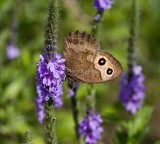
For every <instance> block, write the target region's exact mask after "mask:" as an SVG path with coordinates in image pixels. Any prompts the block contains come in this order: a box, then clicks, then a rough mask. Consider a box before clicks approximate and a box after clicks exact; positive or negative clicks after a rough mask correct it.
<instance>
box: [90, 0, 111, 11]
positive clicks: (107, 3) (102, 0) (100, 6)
mask: <svg viewBox="0 0 160 144" xmlns="http://www.w3.org/2000/svg"><path fill="white" fill-rule="evenodd" d="M112 4H113V0H94V2H93V6H94V7H95V8H97V10H98V11H99V12H101V11H103V10H104V9H110V8H111V7H112Z"/></svg>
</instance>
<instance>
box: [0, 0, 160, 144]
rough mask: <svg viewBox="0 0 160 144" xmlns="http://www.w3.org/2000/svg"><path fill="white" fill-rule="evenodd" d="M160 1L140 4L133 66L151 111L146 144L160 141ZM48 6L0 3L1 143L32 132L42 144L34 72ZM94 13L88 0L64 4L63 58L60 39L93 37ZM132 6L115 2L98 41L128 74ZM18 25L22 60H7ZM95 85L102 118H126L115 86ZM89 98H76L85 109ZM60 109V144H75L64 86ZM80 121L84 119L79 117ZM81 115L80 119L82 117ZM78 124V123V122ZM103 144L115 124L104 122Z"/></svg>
mask: <svg viewBox="0 0 160 144" xmlns="http://www.w3.org/2000/svg"><path fill="white" fill-rule="evenodd" d="M159 6H160V1H159V0H141V9H140V11H141V15H140V25H139V26H140V28H139V38H138V44H139V45H138V47H137V49H136V54H137V59H136V61H137V63H138V64H140V65H142V67H143V72H144V74H145V77H146V79H145V85H146V98H145V101H144V105H147V106H152V107H153V112H152V115H151V118H150V119H149V123H148V133H147V134H146V135H145V137H144V139H143V143H144V144H154V143H155V142H156V141H158V140H160V100H159V98H160V96H159V95H160V88H159V82H160V63H159V60H160V28H159V26H160V25H159V24H160V8H159ZM47 7H48V0H38V1H36V0H23V1H20V0H15V1H13V0H1V1H0V143H1V144H16V143H20V142H21V138H22V135H23V133H24V132H25V131H26V130H28V129H29V130H31V131H32V137H33V143H34V144H44V142H45V140H44V136H45V133H44V130H45V128H44V125H40V124H39V123H38V122H37V116H36V114H35V111H36V106H35V96H36V91H35V71H36V62H38V60H39V54H40V53H42V51H43V48H44V29H45V23H46V18H47V14H48V11H47ZM95 14H96V9H95V8H93V6H92V0H63V1H62V7H61V22H60V25H59V38H58V42H59V43H58V46H59V51H60V52H62V51H63V48H64V42H63V38H64V36H66V35H67V34H68V33H69V32H71V31H76V30H80V31H84V30H85V31H87V32H88V33H90V32H91V26H92V21H93V17H94V15H95ZM129 17H130V1H125V0H122V1H119V0H114V5H113V7H112V9H109V10H106V11H105V13H104V17H103V20H102V22H101V24H100V29H99V32H98V34H97V36H96V38H97V39H98V40H99V41H100V44H101V48H102V49H105V50H107V51H108V52H110V53H112V54H113V55H114V56H115V57H117V59H118V60H119V61H120V62H121V63H122V66H123V69H124V71H126V70H127V47H128V46H127V45H128V36H129ZM14 18H15V19H16V22H17V24H18V28H17V38H16V44H17V47H18V48H19V49H20V52H21V54H20V56H19V57H17V58H15V59H12V60H10V59H8V58H7V56H6V47H7V41H8V39H10V38H11V37H12V32H11V24H12V23H13V19H14ZM120 79H121V78H118V79H116V80H113V81H110V82H106V83H102V84H95V85H94V87H95V89H96V97H97V102H96V107H97V111H98V112H100V113H101V114H102V115H103V114H105V113H108V112H113V113H114V112H115V113H118V114H120V115H121V116H122V117H123V116H124V118H126V115H127V113H126V112H125V110H124V108H123V107H122V106H121V104H120V102H119V100H118V92H119V80H120ZM86 95H87V84H81V85H80V89H79V90H78V93H77V97H78V98H79V103H78V107H79V109H80V110H83V111H84V109H85V105H84V104H83V100H84V99H85V96H86ZM63 98H64V105H63V107H61V108H60V109H57V110H56V117H57V121H56V129H57V137H58V142H59V144H64V143H66V144H72V143H73V144H74V143H76V137H75V133H74V123H73V119H72V110H71V104H70V99H69V98H68V97H67V86H66V83H65V84H64V96H63ZM81 115H83V114H81ZM81 115H80V116H81ZM80 118H81V117H80ZM103 126H104V129H105V131H104V133H103V137H102V141H101V142H100V143H101V144H112V143H113V137H114V130H115V123H114V122H110V121H107V120H104V123H103Z"/></svg>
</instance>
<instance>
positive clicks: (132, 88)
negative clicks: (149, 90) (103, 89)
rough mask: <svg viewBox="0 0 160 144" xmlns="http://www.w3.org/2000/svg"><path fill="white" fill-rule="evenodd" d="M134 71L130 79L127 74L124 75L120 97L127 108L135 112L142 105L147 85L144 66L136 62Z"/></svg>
mask: <svg viewBox="0 0 160 144" xmlns="http://www.w3.org/2000/svg"><path fill="white" fill-rule="evenodd" d="M132 72H133V75H132V77H131V78H130V81H129V78H128V76H127V75H126V74H124V75H123V76H122V80H121V83H120V84H121V91H120V95H119V98H120V101H121V102H122V104H123V105H124V107H125V108H126V110H127V111H129V112H131V113H132V114H135V113H136V112H137V110H138V109H139V108H140V107H141V106H142V101H143V99H144V97H145V93H144V89H145V86H144V83H143V82H144V75H143V73H142V67H141V66H138V65H136V64H135V63H134V64H133V69H132Z"/></svg>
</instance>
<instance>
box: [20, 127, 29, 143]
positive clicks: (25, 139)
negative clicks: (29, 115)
mask: <svg viewBox="0 0 160 144" xmlns="http://www.w3.org/2000/svg"><path fill="white" fill-rule="evenodd" d="M21 144H32V135H31V132H30V131H29V130H27V131H26V132H25V133H24V135H23V138H22V142H21Z"/></svg>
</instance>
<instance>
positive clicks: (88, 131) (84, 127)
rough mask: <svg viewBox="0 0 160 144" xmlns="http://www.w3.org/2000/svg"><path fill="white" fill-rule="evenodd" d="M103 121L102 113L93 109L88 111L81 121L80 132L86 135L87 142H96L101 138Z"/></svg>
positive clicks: (90, 143)
mask: <svg viewBox="0 0 160 144" xmlns="http://www.w3.org/2000/svg"><path fill="white" fill-rule="evenodd" d="M102 122H103V120H102V119H101V117H100V115H99V114H98V113H97V112H94V111H93V110H92V109H90V110H88V111H87V115H86V116H85V117H84V119H83V120H81V121H80V123H79V128H78V131H79V134H80V135H81V136H84V137H85V142H86V143H88V144H95V143H96V142H97V141H98V140H100V138H101V133H102V132H103V128H102V127H101V126H100V124H101V123H102Z"/></svg>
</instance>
